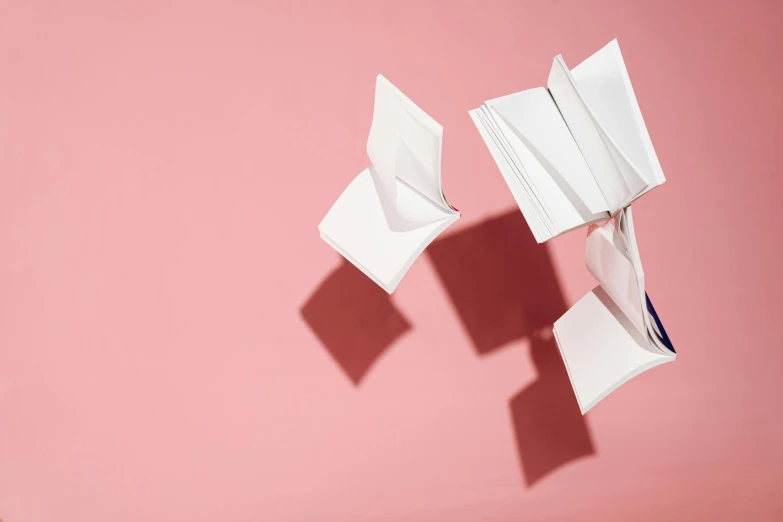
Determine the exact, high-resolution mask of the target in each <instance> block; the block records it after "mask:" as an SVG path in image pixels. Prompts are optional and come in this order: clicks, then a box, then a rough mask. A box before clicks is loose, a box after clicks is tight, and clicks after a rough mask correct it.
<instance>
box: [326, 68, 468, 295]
mask: <svg viewBox="0 0 783 522" xmlns="http://www.w3.org/2000/svg"><path fill="white" fill-rule="evenodd" d="M442 139H443V127H441V126H440V125H439V124H438V122H436V121H435V120H434V119H432V118H431V117H430V116H428V115H427V114H426V113H425V112H424V111H423V110H421V109H420V108H419V107H417V106H416V105H415V104H414V103H413V102H412V101H411V100H410V99H408V98H407V97H406V96H405V95H404V94H403V93H402V92H401V91H400V90H399V89H397V88H396V87H395V86H394V85H392V84H391V82H389V81H388V80H387V79H386V78H384V77H383V76H381V75H379V76H378V78H377V80H376V83H375V109H374V111H373V119H372V126H371V127H370V136H369V138H368V139H367V155H368V156H369V158H370V163H371V166H370V167H369V168H367V169H365V170H364V171H362V173H361V174H359V175H358V176H357V177H356V178H355V179H354V180H353V181H352V182H351V184H350V185H348V188H346V189H345V191H344V192H343V193H342V195H340V197H339V198H338V199H337V202H336V203H335V204H334V205H333V206H332V208H331V209H330V210H329V212H328V213H327V214H326V217H324V219H323V221H321V224H320V225H318V230H319V231H320V233H321V237H322V238H323V239H324V240H325V241H326V242H327V243H328V244H329V245H331V246H332V248H334V249H335V250H337V252H339V253H340V254H341V255H342V256H344V257H345V258H346V259H347V260H348V261H350V262H351V263H353V264H354V265H355V266H356V267H357V268H359V269H360V270H361V271H362V272H364V273H365V274H366V275H367V276H368V277H370V278H371V279H372V280H373V281H375V282H376V283H377V284H378V285H380V286H381V287H382V288H383V289H384V290H386V291H387V292H388V293H392V292H393V291H394V289H395V288H396V287H397V285H398V284H399V282H400V280H401V279H402V277H403V276H404V275H405V273H406V272H407V271H408V269H409V268H410V267H411V265H412V264H413V262H414V261H415V260H416V258H417V257H418V256H419V254H421V252H422V251H423V250H424V249H425V248H426V247H427V245H429V244H430V243H431V242H432V240H433V239H435V238H436V237H437V236H438V234H440V233H441V232H443V231H444V230H445V229H446V228H447V227H448V226H449V225H451V224H452V223H453V222H455V221H456V220H457V219H459V217H460V214H459V212H458V211H457V210H456V209H454V208H452V206H451V205H450V204H449V203H448V201H446V197H445V196H444V194H443V188H442V184H441V172H440V163H441V161H440V160H441V144H442Z"/></svg>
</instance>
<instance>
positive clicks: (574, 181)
mask: <svg viewBox="0 0 783 522" xmlns="http://www.w3.org/2000/svg"><path fill="white" fill-rule="evenodd" d="M486 105H487V106H488V107H489V108H490V113H491V114H492V115H493V116H494V117H496V118H498V119H500V120H502V121H503V122H504V123H505V125H506V126H507V129H509V130H510V133H511V134H512V136H508V138H510V139H513V140H514V142H515V143H517V147H518V148H524V149H525V150H524V154H520V155H519V158H520V160H521V161H522V163H523V166H524V167H525V171H526V172H527V174H528V176H529V178H530V180H531V182H532V183H533V184H534V185H535V187H536V188H537V189H538V192H539V194H540V197H541V198H542V200H543V203H544V205H545V207H546V208H547V210H548V211H549V212H550V213H552V214H553V216H554V221H555V222H556V223H557V225H558V229H559V231H563V230H569V229H571V228H574V227H575V226H579V225H583V224H585V223H588V222H591V221H594V220H595V219H598V218H599V216H600V215H601V214H603V213H606V212H607V210H608V206H607V203H606V200H605V199H604V197H603V195H602V194H601V191H600V189H599V188H598V185H597V184H596V182H595V179H593V176H592V174H591V172H590V169H589V167H588V166H587V163H586V162H585V160H584V158H583V157H582V154H581V152H580V151H579V147H578V146H577V144H576V142H575V141H574V138H573V136H572V135H571V132H570V131H569V130H568V126H567V125H566V124H565V121H564V120H563V118H562V116H561V115H560V111H559V110H558V108H557V105H555V102H554V100H553V99H552V96H551V95H550V94H549V91H547V89H545V88H543V87H539V88H537V89H529V90H526V91H522V92H518V93H516V94H511V95H508V96H503V97H500V98H495V99H493V100H489V101H487V102H486ZM559 231H558V233H559Z"/></svg>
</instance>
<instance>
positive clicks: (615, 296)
mask: <svg viewBox="0 0 783 522" xmlns="http://www.w3.org/2000/svg"><path fill="white" fill-rule="evenodd" d="M631 255H632V254H631V247H630V246H629V245H628V243H627V240H626V239H625V236H623V235H622V233H620V232H619V231H618V230H616V229H615V227H614V224H613V223H611V222H610V223H607V224H606V225H604V226H603V227H599V226H592V227H590V230H589V231H588V233H587V240H586V241H585V265H586V266H587V270H588V271H589V272H590V273H591V274H592V275H593V277H595V279H596V280H597V281H598V283H599V284H600V285H601V288H603V289H604V290H605V291H606V293H607V294H608V295H609V297H611V299H612V301H614V302H615V304H617V306H618V308H619V309H620V310H621V311H622V312H623V314H625V316H626V317H627V318H628V320H629V321H630V322H631V324H632V325H633V326H634V328H636V330H637V331H638V332H639V333H640V334H642V335H645V336H646V335H647V327H646V325H645V320H644V313H645V307H644V300H643V299H642V295H643V293H644V283H643V281H640V275H639V274H637V271H636V270H635V267H634V263H633V261H632V260H631ZM641 277H643V276H641ZM640 292H641V293H640Z"/></svg>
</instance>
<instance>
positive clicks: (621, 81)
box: [571, 40, 666, 198]
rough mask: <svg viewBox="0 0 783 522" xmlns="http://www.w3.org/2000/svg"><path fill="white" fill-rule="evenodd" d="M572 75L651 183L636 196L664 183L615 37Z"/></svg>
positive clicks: (603, 123)
mask: <svg viewBox="0 0 783 522" xmlns="http://www.w3.org/2000/svg"><path fill="white" fill-rule="evenodd" d="M571 75H572V77H573V79H574V82H575V83H576V85H577V86H578V88H579V92H580V93H581V95H582V97H583V98H584V100H585V102H586V103H587V105H588V106H589V107H590V109H591V111H592V112H593V114H594V115H595V118H596V120H597V121H598V122H599V125H600V127H602V128H603V129H604V130H605V131H606V133H607V135H609V136H610V137H611V138H612V140H613V141H614V143H616V144H617V147H618V149H619V150H621V151H622V152H623V155H624V156H625V157H626V158H627V159H628V161H629V162H630V163H631V164H632V165H633V166H634V168H635V169H637V170H638V171H639V172H640V173H641V175H642V176H643V177H644V178H646V179H647V180H648V182H649V186H648V187H647V188H645V189H644V190H643V191H642V192H640V193H639V194H638V195H636V198H638V197H639V196H641V195H642V194H644V193H645V192H647V191H649V190H651V189H653V188H655V187H657V186H659V185H661V184H663V183H664V182H665V181H666V178H665V177H664V175H663V170H662V169H661V164H660V162H659V161H658V156H657V155H656V154H655V149H654V148H653V144H652V140H651V139H650V135H649V133H648V131H647V126H646V125H645V124H644V118H643V117H642V111H641V109H640V108H639V103H638V101H637V100H636V94H635V93H634V90H633V86H632V85H631V79H630V77H629V76H628V70H627V69H626V67H625V62H624V61H623V55H622V53H621V52H620V45H619V44H618V43H617V40H612V41H611V42H609V43H608V44H607V45H606V46H605V47H603V48H602V49H601V50H599V51H598V52H596V53H595V54H593V55H592V56H590V57H589V58H587V59H586V60H585V61H583V62H582V63H580V64H579V65H577V66H576V67H574V68H573V69H572V70H571Z"/></svg>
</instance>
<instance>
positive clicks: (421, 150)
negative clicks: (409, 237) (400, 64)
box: [367, 75, 454, 215]
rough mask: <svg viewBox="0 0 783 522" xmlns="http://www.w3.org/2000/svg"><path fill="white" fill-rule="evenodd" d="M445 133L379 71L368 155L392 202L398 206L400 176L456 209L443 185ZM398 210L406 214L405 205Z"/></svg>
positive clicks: (448, 208)
mask: <svg viewBox="0 0 783 522" xmlns="http://www.w3.org/2000/svg"><path fill="white" fill-rule="evenodd" d="M442 137H443V127H441V126H440V125H439V124H438V123H437V122H436V121H435V120H433V119H432V118H431V117H429V116H428V115H427V114H426V113H425V112H424V111H422V110H421V109H420V108H419V107H418V106H416V104H414V103H413V102H412V101H411V100H410V99H409V98H408V97H407V96H405V95H404V94H403V93H402V92H401V91H400V90H399V89H397V88H396V87H395V86H394V85H392V84H391V82H389V81H388V80H387V79H386V78H384V77H383V76H381V75H378V77H377V79H376V84H375V109H374V112H373V121H372V126H371V128H370V135H369V137H368V139H367V155H368V156H369V157H370V161H371V162H372V165H373V167H374V168H375V171H376V172H377V175H378V178H379V180H380V184H381V187H382V188H383V189H384V192H385V197H386V198H387V199H388V200H389V202H390V203H391V202H395V203H394V205H393V206H397V204H396V192H395V186H396V183H395V179H399V180H402V181H403V182H405V183H406V184H408V185H409V186H410V187H411V188H413V189H414V190H416V191H417V192H419V193H420V194H421V195H422V196H424V197H426V198H428V199H429V200H430V201H431V202H433V203H434V204H436V205H438V206H440V207H442V208H443V210H445V211H446V212H449V213H453V212H454V210H453V209H452V208H451V206H450V205H449V204H448V203H447V202H446V200H445V197H444V195H443V190H442V187H441V172H440V162H441V143H442ZM398 211H399V212H400V213H401V214H403V215H404V214H405V209H404V208H398Z"/></svg>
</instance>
